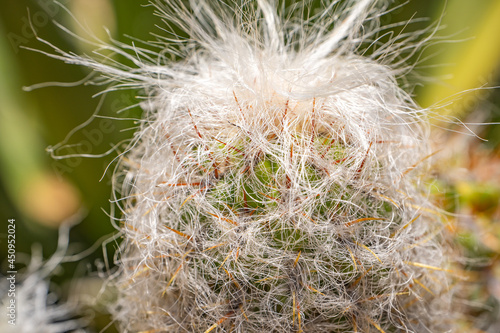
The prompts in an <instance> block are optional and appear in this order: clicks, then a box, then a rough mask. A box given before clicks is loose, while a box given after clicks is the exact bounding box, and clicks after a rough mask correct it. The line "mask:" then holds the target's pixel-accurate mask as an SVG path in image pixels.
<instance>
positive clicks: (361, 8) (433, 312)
mask: <svg viewBox="0 0 500 333" xmlns="http://www.w3.org/2000/svg"><path fill="white" fill-rule="evenodd" d="M374 3H375V1H373V0H361V1H343V2H340V1H332V2H328V4H327V6H326V8H325V11H324V12H322V13H320V14H317V15H316V16H314V17H311V19H308V20H306V21H304V20H303V15H304V6H306V5H305V4H303V3H302V4H301V5H300V6H298V7H290V8H289V9H287V10H284V9H281V10H277V9H275V7H280V6H277V5H276V4H275V3H274V2H268V1H265V0H261V1H256V2H241V3H238V4H236V5H235V4H234V3H231V4H232V6H229V5H228V6H227V7H226V5H224V4H222V3H216V4H208V3H207V2H205V1H198V2H196V3H195V2H194V1H192V2H191V4H190V6H187V7H186V5H185V3H184V2H182V1H169V2H166V1H165V2H164V1H156V2H155V5H156V6H157V9H158V12H159V15H161V16H162V17H164V18H165V20H167V21H168V22H169V24H171V25H176V26H177V27H178V28H181V29H184V31H185V32H186V34H187V35H189V38H188V39H186V40H182V39H181V38H177V37H176V38H174V39H176V42H175V43H176V44H175V46H174V47H172V46H171V45H172V44H170V42H165V44H161V46H162V47H163V48H164V50H163V51H162V52H160V53H159V54H152V53H150V51H147V50H142V49H140V48H137V47H135V46H133V47H128V46H126V45H123V44H120V45H107V44H103V45H100V47H101V48H103V49H107V50H112V51H114V52H116V53H119V54H121V55H123V56H125V57H127V58H128V60H130V61H131V62H132V63H133V64H134V65H133V66H132V67H128V66H127V65H125V64H116V63H109V62H107V63H106V59H107V58H108V56H107V55H105V56H103V58H104V61H105V62H104V63H103V62H101V61H99V60H95V59H90V58H85V57H80V56H75V55H73V54H70V53H66V52H63V51H61V52H62V54H61V55H55V57H59V58H62V59H64V60H65V61H67V62H71V63H77V64H81V65H85V66H88V67H91V68H93V69H94V70H96V71H100V72H102V73H104V74H103V75H104V77H103V79H102V80H101V81H97V82H98V83H99V82H100V83H108V82H110V80H111V82H112V81H115V82H116V83H115V85H116V86H117V87H120V88H122V87H132V88H140V89H142V90H143V91H144V96H145V97H146V98H145V100H144V102H142V106H143V108H144V110H145V116H144V120H143V121H142V122H141V124H140V128H139V129H138V131H137V132H136V135H135V137H134V139H133V140H132V143H131V144H130V146H129V147H128V149H127V154H126V155H125V157H123V158H122V159H121V164H120V166H119V167H118V171H117V173H116V174H115V178H114V179H115V188H116V189H117V191H118V192H120V195H121V198H120V199H119V200H117V202H119V204H120V206H119V207H120V208H121V209H122V212H123V217H122V223H121V227H120V230H121V232H122V233H123V241H122V243H121V246H120V257H119V262H118V263H119V268H120V269H119V270H118V272H117V273H116V274H114V275H113V276H112V282H113V283H114V284H115V285H116V286H118V289H119V297H118V300H117V302H116V304H114V307H113V312H114V315H115V318H116V319H117V320H118V321H119V323H120V325H121V328H122V330H123V331H125V332H138V331H140V332H205V333H208V332H261V331H264V330H267V331H269V332H439V331H446V330H448V329H450V327H451V326H450V320H449V319H452V318H453V316H452V313H451V312H450V309H449V301H450V293H449V280H450V275H451V273H452V272H451V271H450V270H448V269H447V268H446V265H447V260H448V257H447V256H448V251H447V250H446V244H445V243H444V242H443V239H442V237H441V234H442V232H441V231H442V229H443V227H444V224H443V223H442V222H441V220H440V216H439V213H437V212H436V210H435V209H434V208H432V206H431V205H430V204H429V202H428V200H427V198H426V195H425V188H424V187H423V186H422V183H423V181H422V177H421V176H422V175H424V176H425V165H426V163H425V162H424V161H425V160H426V159H427V157H429V156H430V155H429V144H428V137H427V124H426V120H425V116H426V115H425V110H421V109H419V108H418V106H417V105H416V104H415V103H414V102H413V101H412V99H411V97H410V96H409V94H408V93H406V92H405V91H404V90H402V89H401V88H400V87H399V85H398V79H399V78H401V76H402V75H404V74H405V73H406V72H407V70H408V68H407V67H404V66H403V65H401V63H402V60H401V59H400V58H405V57H406V56H407V55H408V54H405V53H404V52H409V54H410V55H411V53H412V52H415V50H416V49H418V47H419V46H420V44H415V45H409V43H410V42H411V41H412V38H413V36H409V37H408V39H404V35H401V36H400V37H395V38H394V39H392V40H391V41H390V42H389V43H387V44H382V45H379V46H377V47H376V49H375V50H374V51H373V50H372V51H371V53H370V55H369V56H362V55H361V54H362V53H363V52H364V51H366V50H368V49H369V48H370V47H372V46H373V45H375V46H376V45H377V40H378V37H379V36H378V35H377V34H378V33H379V32H380V31H383V29H382V28H380V26H379V25H378V23H377V17H378V15H379V13H380V12H381V11H383V10H384V9H385V8H384V7H382V8H381V7H380V6H375V5H374ZM383 3H385V2H383ZM174 31H178V30H175V29H173V30H172V31H171V33H172V34H175V33H174ZM175 35H176V34H175ZM163 41H164V40H163ZM158 42H162V39H161V38H159V40H158ZM366 43H367V44H368V45H370V46H365V45H366ZM370 43H372V44H370ZM155 45H157V44H155ZM127 50H128V51H133V52H134V53H133V55H131V54H130V53H127V52H126V51H127ZM408 50H410V51H408ZM58 51H60V50H58ZM168 52H171V53H173V54H177V55H180V56H181V58H184V60H183V61H181V62H179V61H170V60H169V59H166V58H165V57H164V56H163V53H168ZM137 57H138V58H137ZM403 60H404V59H403ZM419 170H420V171H419Z"/></svg>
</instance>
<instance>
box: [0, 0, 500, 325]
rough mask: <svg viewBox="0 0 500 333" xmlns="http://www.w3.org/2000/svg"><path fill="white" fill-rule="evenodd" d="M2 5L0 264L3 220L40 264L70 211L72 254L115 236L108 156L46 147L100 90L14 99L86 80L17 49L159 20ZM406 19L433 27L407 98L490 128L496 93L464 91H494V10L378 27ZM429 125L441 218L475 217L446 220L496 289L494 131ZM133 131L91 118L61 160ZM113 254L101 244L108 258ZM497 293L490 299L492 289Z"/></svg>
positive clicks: (123, 101)
mask: <svg viewBox="0 0 500 333" xmlns="http://www.w3.org/2000/svg"><path fill="white" fill-rule="evenodd" d="M0 1H1V3H2V6H1V7H0V8H1V10H0V225H1V226H3V227H2V229H0V258H4V257H5V256H6V251H7V246H6V244H5V238H6V232H7V220H8V219H9V218H15V219H16V222H17V234H16V236H17V252H18V253H31V252H32V249H31V247H32V244H35V243H39V244H41V245H42V247H43V251H44V256H45V257H47V256H49V255H50V254H51V253H52V252H53V251H54V250H55V248H56V243H57V227H58V226H59V225H60V223H61V222H62V221H64V220H66V219H68V218H69V217H71V216H74V214H76V213H77V212H79V214H80V215H79V216H81V218H80V220H81V222H80V223H79V224H78V225H76V226H75V227H74V228H73V229H72V231H71V243H72V252H74V253H76V252H79V251H83V250H85V249H88V248H90V247H91V246H92V245H93V244H95V243H96V242H97V241H98V240H99V239H101V238H102V237H103V236H105V235H110V234H111V233H113V232H114V228H113V227H112V224H111V223H110V218H109V216H108V215H107V213H106V212H109V211H110V202H109V199H110V196H111V186H110V181H111V174H112V172H113V166H114V163H113V160H114V158H115V157H116V156H117V153H116V151H115V152H112V153H110V154H108V155H106V156H103V157H99V158H83V157H72V158H68V159H60V160H57V159H52V158H51V157H50V156H49V155H48V154H47V152H46V150H45V149H46V148H47V147H48V146H54V145H56V144H58V143H59V142H61V141H63V140H64V139H65V137H66V136H67V134H68V133H70V131H71V130H72V129H74V128H75V127H76V126H78V125H80V124H82V123H83V122H85V121H86V120H88V119H89V118H90V117H91V115H92V114H93V113H94V111H95V110H96V108H97V107H98V105H99V100H100V99H99V97H95V98H92V96H93V95H94V94H97V93H98V92H99V91H101V88H102V87H95V86H91V85H82V84H75V85H73V86H71V87H60V86H58V85H57V84H54V85H50V84H49V85H48V86H47V87H43V88H39V89H35V90H33V91H30V92H28V91H24V90H23V86H31V85H34V84H37V83H43V82H67V83H74V82H78V81H81V80H82V79H84V78H85V77H86V76H87V75H88V74H89V72H88V70H87V69H85V68H81V67H78V66H74V65H68V64H64V63H63V62H61V61H59V60H55V59H51V58H49V57H47V56H45V55H43V54H40V53H37V52H33V51H30V50H27V49H25V48H33V49H37V50H44V51H48V52H52V50H51V49H50V48H48V47H47V46H46V45H44V44H43V43H41V42H40V41H37V38H36V36H35V34H34V33H33V29H34V30H35V31H36V33H37V34H38V36H39V37H41V38H43V39H45V40H47V41H49V42H50V43H52V44H54V45H56V46H57V47H59V48H61V49H63V50H71V51H74V52H75V53H87V54H90V53H91V52H92V49H91V48H90V47H89V45H87V44H84V43H82V42H80V41H79V40H78V39H76V38H73V37H71V36H69V35H68V34H67V33H65V32H64V31H62V30H61V29H59V28H58V27H56V26H55V25H54V23H53V20H55V21H57V22H60V23H62V25H64V26H65V27H68V28H69V29H70V30H72V31H74V32H75V33H76V34H79V35H81V36H83V37H84V38H88V35H86V32H85V31H84V30H83V29H82V27H80V26H78V25H77V24H76V23H75V22H76V20H78V21H80V22H81V23H82V24H83V25H85V26H86V27H88V29H89V30H90V31H91V32H92V33H93V34H95V35H97V36H99V37H100V38H102V39H103V40H106V39H107V38H108V36H107V34H106V33H105V31H104V29H103V26H106V27H107V28H108V29H109V31H110V34H111V35H112V37H113V38H115V39H117V40H119V41H121V42H124V43H127V44H131V43H132V39H130V38H129V37H126V36H127V35H128V36H133V37H134V38H137V39H141V40H152V39H154V38H153V36H151V32H154V33H158V34H161V33H162V31H161V30H160V29H159V28H158V27H156V26H155V25H159V26H162V22H161V20H160V19H159V18H158V17H156V16H154V15H153V8H152V7H151V6H146V5H147V4H148V2H147V0H114V1H113V0H66V1H62V3H63V4H64V5H65V6H66V7H67V8H68V9H69V11H70V12H71V13H73V15H74V18H71V17H70V15H69V14H68V12H66V11H65V10H64V9H63V8H62V7H60V6H57V5H55V4H54V2H53V1H52V0H17V1H11V0H0ZM315 3H318V4H319V3H320V2H319V1H315V2H314V1H313V6H315ZM402 3H403V2H402V1H396V2H395V4H402ZM445 4H446V7H445ZM412 17H415V18H428V19H429V20H427V21H421V22H418V23H414V24H409V25H408V26H407V27H405V32H409V31H416V30H418V29H423V28H425V27H427V26H429V25H430V24H432V23H433V22H437V21H440V26H441V29H440V30H439V31H438V33H437V36H438V37H436V39H435V41H434V42H433V43H432V44H431V45H430V46H429V47H427V48H425V50H424V51H423V53H422V54H419V55H416V56H415V57H414V59H413V61H417V66H416V68H415V69H416V71H415V73H417V74H418V75H419V76H420V81H419V82H416V83H418V84H417V85H416V86H415V90H414V95H415V98H416V100H417V101H418V102H419V103H420V104H421V105H422V106H423V107H430V108H431V109H432V111H433V112H435V113H436V114H439V115H440V116H447V117H456V118H457V119H460V120H462V121H464V122H469V123H479V122H482V123H491V122H499V121H500V89H483V90H474V91H470V89H474V88H477V87H484V88H487V87H493V86H495V85H498V84H499V79H500V38H499V36H500V1H498V0H479V1H470V0H447V1H445V0H426V1H424V0H409V1H408V3H407V4H406V5H404V6H402V7H400V8H397V9H395V10H394V11H392V12H391V13H389V14H388V15H386V16H384V17H383V18H382V24H384V25H386V24H391V23H394V22H401V21H405V20H408V19H410V18H412ZM395 32H396V33H398V32H400V28H396V31H395ZM464 91H465V92H464ZM461 92H464V93H461ZM135 102H136V101H135V100H134V92H128V93H113V94H109V95H108V96H107V97H106V99H105V100H104V103H103V105H102V108H101V109H100V111H99V114H100V115H103V116H110V117H116V116H118V117H120V116H121V117H123V115H124V114H126V117H127V118H133V117H140V114H141V113H140V110H138V109H137V108H134V109H132V110H130V111H127V112H125V113H122V114H121V115H117V112H118V111H119V110H121V109H124V108H126V107H127V106H129V105H132V104H134V103H135ZM443 106H444V107H443ZM434 118H437V117H434ZM448 119H451V118H448ZM453 119H454V118H453ZM433 123H434V125H435V126H434V128H433V131H434V133H433V137H434V139H435V141H436V149H437V148H438V146H439V148H443V147H444V149H443V151H445V155H446V156H445V157H446V161H447V162H446V163H444V164H441V165H440V166H439V167H438V166H436V168H435V170H434V172H435V175H436V179H437V181H436V183H435V184H434V192H433V193H434V196H435V198H434V199H435V200H436V202H438V203H439V204H441V205H443V206H444V207H445V208H446V209H447V210H449V211H450V212H454V213H463V214H469V215H474V216H476V218H471V219H470V223H469V222H467V221H469V220H467V219H465V222H464V220H463V219H461V220H460V221H458V222H457V223H456V225H457V228H456V229H455V231H454V232H455V233H456V239H457V244H458V245H460V246H462V247H464V248H465V251H466V252H467V255H468V256H470V257H471V258H475V257H477V258H479V257H481V258H487V259H488V261H487V264H485V265H484V266H483V267H482V268H477V267H475V268H473V269H475V270H488V274H489V275H488V278H491V277H492V276H493V278H494V279H495V282H496V276H497V275H498V276H499V280H500V272H498V270H497V271H495V269H496V267H497V266H496V262H497V258H498V256H499V255H500V205H499V200H500V148H499V147H500V126H499V125H484V126H477V125H470V127H471V128H472V129H473V130H474V132H476V133H477V134H478V135H479V136H480V137H482V138H484V139H486V140H488V141H483V140H479V139H477V138H475V137H473V136H470V135H463V134H461V135H460V134H456V133H455V132H454V131H459V132H465V131H464V126H456V125H453V124H450V123H449V122H448V123H447V122H443V121H442V119H441V120H439V119H434V120H433ZM133 127H134V122H133V121H129V120H113V121H110V120H107V119H105V118H95V119H93V120H92V121H91V122H90V123H89V124H88V125H87V126H86V127H84V128H83V129H81V130H79V131H77V132H75V133H74V135H73V136H72V137H71V138H69V140H68V142H67V143H68V144H70V145H74V146H73V147H71V148H69V149H66V150H62V151H61V152H60V153H61V154H76V153H80V154H82V153H83V154H92V155H100V154H102V153H104V152H107V151H108V150H110V149H111V148H112V147H115V146H117V147H118V150H119V149H120V148H121V147H122V146H120V145H119V144H120V142H123V140H126V139H127V138H130V137H131V136H132V134H133ZM443 128H447V129H452V131H443V130H442V129H443ZM108 165H110V168H109V170H107V172H105V171H106V168H107V167H108ZM467 216H468V215H467ZM452 219H453V218H452ZM114 246H115V244H113V243H110V244H109V245H108V256H110V253H112V250H113V248H114ZM103 259H104V254H103V251H102V248H101V247H97V248H96V249H95V251H94V252H93V253H92V254H91V255H89V256H87V257H86V258H85V259H83V260H82V261H80V262H77V263H73V264H67V265H65V266H64V270H62V271H60V272H59V273H58V276H56V277H55V281H56V282H57V283H59V284H61V285H64V284H65V283H66V282H67V281H68V280H69V279H70V278H72V277H73V276H75V275H77V276H83V275H84V274H85V273H86V272H89V271H92V272H95V271H96V270H97V269H98V266H99V265H96V263H98V262H102V261H103ZM110 259H111V258H110ZM96 260H97V261H96ZM3 264H4V265H5V263H3ZM21 264H22V263H19V265H21ZM2 271H5V266H2ZM495 274H496V275H495ZM490 282H491V280H488V281H486V280H484V281H483V280H478V286H479V287H477V289H476V290H477V294H476V296H474V297H477V299H481V301H484V302H489V303H488V304H490V305H492V306H493V307H495V306H496V307H498V306H497V304H498V302H497V300H496V297H497V295H496V294H495V293H494V292H493V291H492V290H490V289H488V288H489V287H487V285H489V284H490ZM497 293H498V297H499V298H500V291H498V292H497ZM495 313H496V312H492V316H493V317H494V316H496V314H495ZM492 320H494V319H492ZM97 326H99V325H97Z"/></svg>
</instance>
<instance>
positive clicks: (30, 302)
mask: <svg viewBox="0 0 500 333" xmlns="http://www.w3.org/2000/svg"><path fill="white" fill-rule="evenodd" d="M69 229H70V226H69V224H66V225H63V226H62V227H61V228H60V230H59V241H58V247H57V251H56V252H55V253H54V254H53V255H52V256H51V257H50V258H49V259H48V260H45V261H44V260H43V258H42V253H41V250H40V249H39V248H37V247H34V251H33V252H32V256H31V259H30V262H29V265H28V266H27V267H26V268H25V269H24V270H23V271H19V273H15V274H14V277H15V280H16V286H15V288H13V289H12V290H13V292H14V293H12V292H10V288H12V287H11V286H10V281H9V280H7V279H6V277H3V276H2V279H1V284H0V295H2V296H1V298H0V305H1V307H2V309H3V310H4V313H6V310H5V309H7V307H8V306H9V305H11V304H12V303H11V302H12V301H14V305H15V320H12V319H13V318H12V317H8V316H5V317H4V318H2V321H1V322H0V331H1V332H2V333H32V332H40V333H68V332H72V333H81V332H85V331H86V330H85V327H86V325H87V319H84V318H83V317H80V316H78V311H79V310H81V307H80V306H79V305H78V304H76V302H72V301H69V300H68V301H61V300H60V299H59V297H58V295H56V293H55V292H54V290H52V289H53V288H52V286H51V282H50V279H51V277H52V276H53V275H54V274H55V271H56V270H57V269H58V268H60V265H61V263H63V262H65V261H67V259H68V258H67V257H66V251H67V248H68V242H69ZM18 257H21V256H20V255H19V256H18ZM7 277H9V275H8V276H7ZM9 294H10V295H9ZM8 319H9V320H10V321H12V323H9V320H8Z"/></svg>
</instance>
